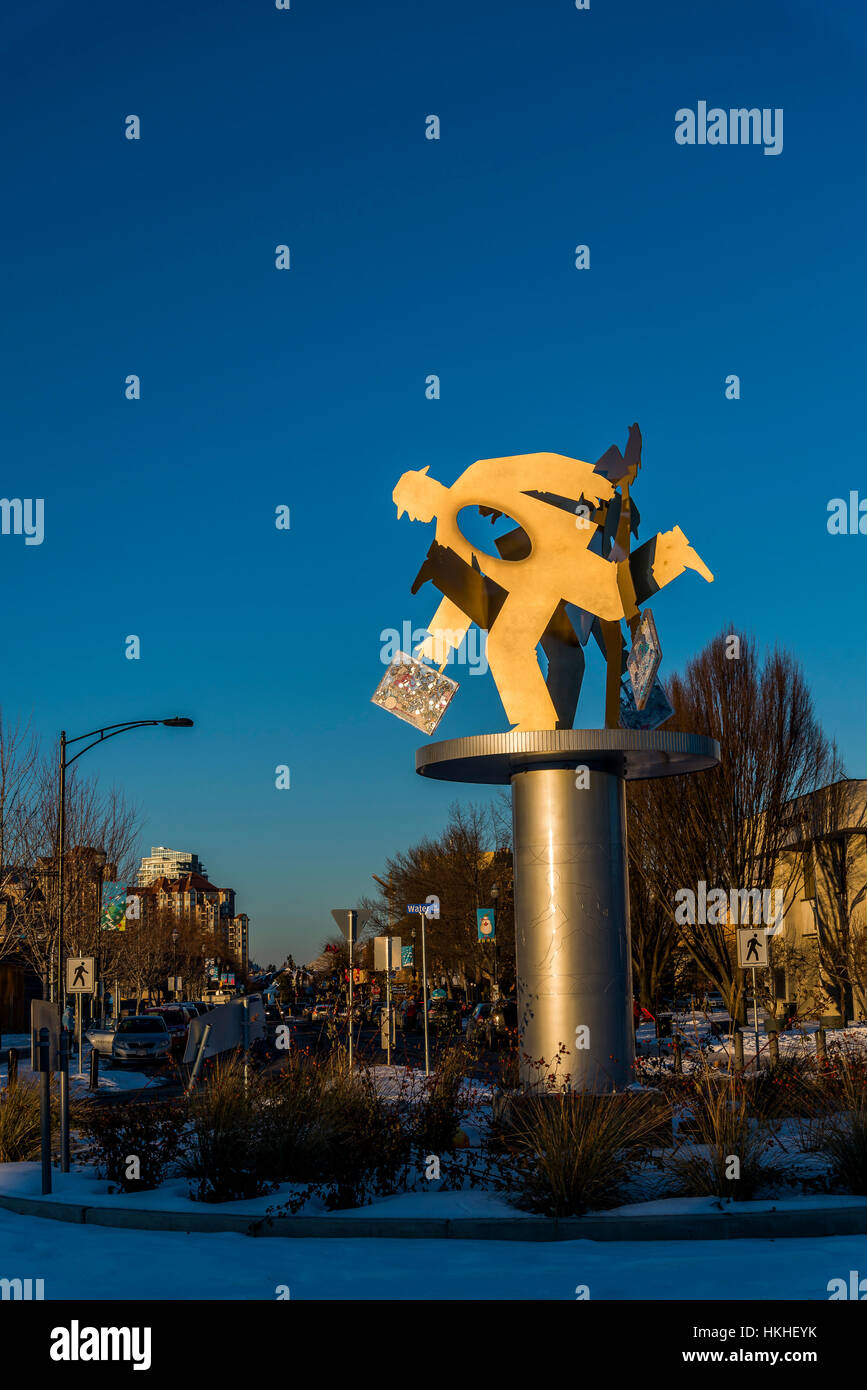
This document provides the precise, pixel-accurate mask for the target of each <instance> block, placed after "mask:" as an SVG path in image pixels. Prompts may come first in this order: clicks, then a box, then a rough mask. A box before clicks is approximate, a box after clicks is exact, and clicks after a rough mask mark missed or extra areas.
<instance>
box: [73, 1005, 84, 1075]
mask: <svg viewBox="0 0 867 1390" xmlns="http://www.w3.org/2000/svg"><path fill="white" fill-rule="evenodd" d="M83 1012H84V1003H83V1000H82V997H81V995H80V994H76V996H75V1015H76V1023H77V1024H78V1075H79V1076H83V1075H84V1069H83V1067H82V1065H81V1015H82V1014H83Z"/></svg>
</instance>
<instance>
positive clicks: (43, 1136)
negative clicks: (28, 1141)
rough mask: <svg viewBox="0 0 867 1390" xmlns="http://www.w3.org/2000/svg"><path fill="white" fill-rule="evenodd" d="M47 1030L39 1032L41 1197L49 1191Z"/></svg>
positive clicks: (49, 1113) (49, 1132)
mask: <svg viewBox="0 0 867 1390" xmlns="http://www.w3.org/2000/svg"><path fill="white" fill-rule="evenodd" d="M49 1060H50V1059H49V1053H48V1029H47V1028H40V1030H39V1147H40V1150H41V1158H42V1195H43V1197H44V1196H45V1195H46V1194H47V1193H49V1192H50V1191H51V1072H50V1071H49V1069H48V1067H49Z"/></svg>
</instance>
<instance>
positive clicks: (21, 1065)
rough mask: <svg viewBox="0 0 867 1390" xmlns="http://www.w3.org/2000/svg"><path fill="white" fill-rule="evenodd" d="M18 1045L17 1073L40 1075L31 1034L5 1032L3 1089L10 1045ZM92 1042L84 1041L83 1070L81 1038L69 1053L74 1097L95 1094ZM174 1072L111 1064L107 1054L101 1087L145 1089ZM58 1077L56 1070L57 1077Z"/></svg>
mask: <svg viewBox="0 0 867 1390" xmlns="http://www.w3.org/2000/svg"><path fill="white" fill-rule="evenodd" d="M10 1047H15V1048H17V1049H18V1075H19V1077H20V1079H21V1080H22V1081H26V1082H35V1081H38V1079H39V1073H38V1072H34V1071H33V1070H32V1068H31V1066H30V1034H29V1033H12V1034H10V1033H4V1034H3V1051H2V1054H0V1057H2V1061H0V1089H3V1088H4V1087H5V1085H6V1073H7V1072H8V1070H9V1066H8V1056H9V1048H10ZM90 1052H91V1048H90V1043H89V1042H87V1041H85V1042H84V1046H83V1053H82V1070H81V1071H79V1069H78V1042H77V1041H76V1044H75V1047H74V1049H73V1050H72V1052H71V1053H70V1055H69V1094H70V1096H72V1097H74V1098H75V1099H77V1100H78V1099H82V1098H83V1097H84V1096H89V1095H92V1094H93V1092H92V1091H91V1090H90V1089H89V1087H90ZM175 1079H176V1078H175V1075H174V1072H173V1071H171V1070H168V1071H167V1072H166V1073H158V1072H141V1071H128V1070H127V1068H126V1067H114V1066H111V1067H110V1066H108V1065H107V1062H106V1058H105V1057H100V1059H99V1089H100V1090H101V1091H142V1090H144V1089H145V1087H149V1088H151V1089H159V1088H160V1087H161V1086H163V1085H165V1084H166V1083H167V1082H169V1081H174V1080H175ZM54 1080H55V1083H56V1081H57V1074H56V1073H55V1077H54Z"/></svg>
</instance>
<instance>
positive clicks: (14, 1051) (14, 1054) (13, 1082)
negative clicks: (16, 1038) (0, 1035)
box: [6, 1047, 18, 1086]
mask: <svg viewBox="0 0 867 1390" xmlns="http://www.w3.org/2000/svg"><path fill="white" fill-rule="evenodd" d="M6 1078H7V1079H6V1084H7V1086H17V1085H18V1048H17V1047H10V1049H9V1062H8V1070H7V1072H6Z"/></svg>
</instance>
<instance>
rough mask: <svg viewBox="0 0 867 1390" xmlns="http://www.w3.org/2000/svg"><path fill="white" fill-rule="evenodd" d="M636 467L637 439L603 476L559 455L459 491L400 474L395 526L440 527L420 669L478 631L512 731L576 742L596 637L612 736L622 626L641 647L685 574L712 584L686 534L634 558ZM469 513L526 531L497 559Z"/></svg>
mask: <svg viewBox="0 0 867 1390" xmlns="http://www.w3.org/2000/svg"><path fill="white" fill-rule="evenodd" d="M640 467H641V434H640V431H639V429H638V426H637V425H633V426H632V428H631V430H630V432H629V441H628V443H627V446H626V452H625V454H621V452H620V450H619V449H617V448H616V447H614V446H612V447H611V448H610V449H608V450H607V451H606V452H605V453H604V454H603V455H602V457H601V458H600V459H599V460H598V461H597V463H596V464H595V465H594V464H590V463H585V462H584V461H583V460H581V459H574V458H567V457H566V456H565V455H563V454H550V453H540V454H516V455H513V456H511V457H508V458H495V459H481V460H479V461H478V462H477V463H473V464H471V465H470V467H469V468H467V469H465V470H464V472H463V473H462V474H461V475H460V477H459V478H458V479H457V480H456V482H454V483H453V484H452V485H451V487H446V486H445V485H444V484H443V483H440V482H437V481H436V479H435V478H431V477H430V476H429V475H428V470H427V468H423V469H421V470H412V471H410V472H407V473H404V474H403V476H402V477H401V479H400V481H399V482H398V484H397V486H396V487H395V489H394V493H393V494H392V495H393V500H394V502H395V504H396V506H397V512H398V518H400V517H401V516H403V514H404V512H406V513H408V515H409V516H410V518H411V520H413V521H425V522H430V521H433V520H436V533H435V539H434V542H433V545H432V546H431V548H430V550H429V552H428V556H427V559H426V561H425V564H424V565H423V566H422V569H421V571H420V572H419V574H418V576H417V578H416V581H415V584H414V585H413V593H415V592H417V590H418V589H419V587H420V586H421V585H422V584H423V583H425V582H426V581H427V580H428V579H430V580H432V581H433V583H434V585H435V586H436V588H437V589H439V591H440V593H441V594H442V595H443V598H442V601H441V603H440V604H439V607H438V608H437V610H436V612H435V614H434V616H433V617H432V619H431V621H430V623H429V624H428V627H427V631H428V632H429V634H430V636H429V637H428V638H426V640H425V641H424V643H423V644H422V646H421V647H420V648H419V649H418V650H417V652H416V655H417V656H419V657H427V658H429V659H431V660H433V661H435V662H437V663H442V662H444V661H445V660H446V658H447V657H448V653H449V651H450V649H452V648H455V647H458V646H460V643H461V642H462V640H463V638H464V637H465V635H466V633H467V631H468V629H469V627H470V625H471V624H472V623H473V622H475V623H477V624H478V626H479V627H480V628H483V629H485V630H486V631H487V633H488V641H487V658H488V664H489V665H490V668H491V674H492V675H493V677H494V681H495V683H496V686H497V690H498V692H499V695H500V698H501V700H502V702H503V706H504V708H505V711H506V715H507V717H508V720H509V722H510V724H511V725H512V726H513V728H514V729H516V730H536V729H554V728H571V727H572V725H573V721H574V717H575V710H576V707H577V702H578V694H579V692H580V688H581V681H582V679H583V673H584V653H583V647H584V645H585V643H586V642H587V639H588V637H589V636H590V634H591V632H592V633H593V635H594V636H595V638H596V641H597V642H598V644H599V646H600V648H601V649H602V651H603V652H604V654H605V659H606V662H607V667H608V681H607V686H606V724H607V725H608V726H609V727H610V726H612V725H616V724H617V722H618V717H619V694H620V682H621V678H622V676H623V672H624V670H625V666H626V644H625V642H624V639H623V635H622V630H621V626H620V625H621V622H622V621H624V620H625V621H626V622H627V623H628V624H629V628H630V631H631V632H633V633H634V631H635V630H636V628H637V625H638V623H639V621H640V618H641V611H640V608H639V605H640V604H641V603H644V602H645V601H646V600H647V599H648V598H649V597H650V596H651V595H652V594H655V593H657V592H658V591H659V590H660V589H662V588H664V587H665V585H666V584H670V583H671V581H672V579H676V578H677V576H678V575H680V574H683V572H684V570H686V569H693V570H696V571H697V572H698V573H699V574H700V575H702V576H703V578H704V579H706V580H707V581H708V583H710V582H712V580H713V575H712V574H711V572H710V570H709V569H708V567H707V565H705V563H704V561H703V560H702V559H701V558H700V556H699V555H697V554H696V552H695V551H694V550H693V548H692V546H691V545H690V544H689V541H688V540H687V538H686V536H685V535H684V534H683V532H682V531H681V529H680V527H679V526H675V527H673V528H672V530H670V531H661V532H659V533H658V534H657V535H656V536H654V537H653V538H652V539H651V540H649V541H646V542H645V543H644V544H643V545H641V546H639V547H638V549H637V550H635V551H631V538H632V536H633V535H637V530H638V513H637V509H636V508H635V505H634V502H632V500H631V497H630V487H631V485H632V484H633V483H634V481H635V478H636V475H637V473H638V470H639V468H640ZM618 486H619V488H620V490H619V491H618ZM468 506H477V507H478V508H479V510H480V511H481V513H482V514H483V515H489V516H490V517H491V519H492V520H494V521H495V520H496V519H497V518H498V517H499V516H501V515H506V516H508V517H511V518H513V519H514V520H515V521H516V522H517V523H518V525H517V527H516V529H515V530H512V531H510V532H508V533H507V534H506V535H504V536H500V537H499V538H497V539H496V541H495V545H496V547H497V550H498V552H499V554H498V555H496V556H492V555H488V554H486V553H485V552H484V551H480V550H479V549H478V547H476V546H474V545H473V544H472V543H471V542H470V541H468V540H467V539H466V537H465V536H464V535H463V533H462V532H461V530H460V527H459V526H458V520H457V518H458V514H459V513H460V511H461V510H462V508H464V507H468ZM570 606H571V608H572V610H573V611H572V612H570V611H569V609H570ZM575 610H577V612H576V611H575ZM539 643H541V644H542V648H543V650H544V652H545V654H546V656H547V658H548V676H547V680H546V678H545V677H544V676H543V675H542V671H541V669H540V666H539V662H538V659H537V654H536V648H537V645H538V644H539Z"/></svg>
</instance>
